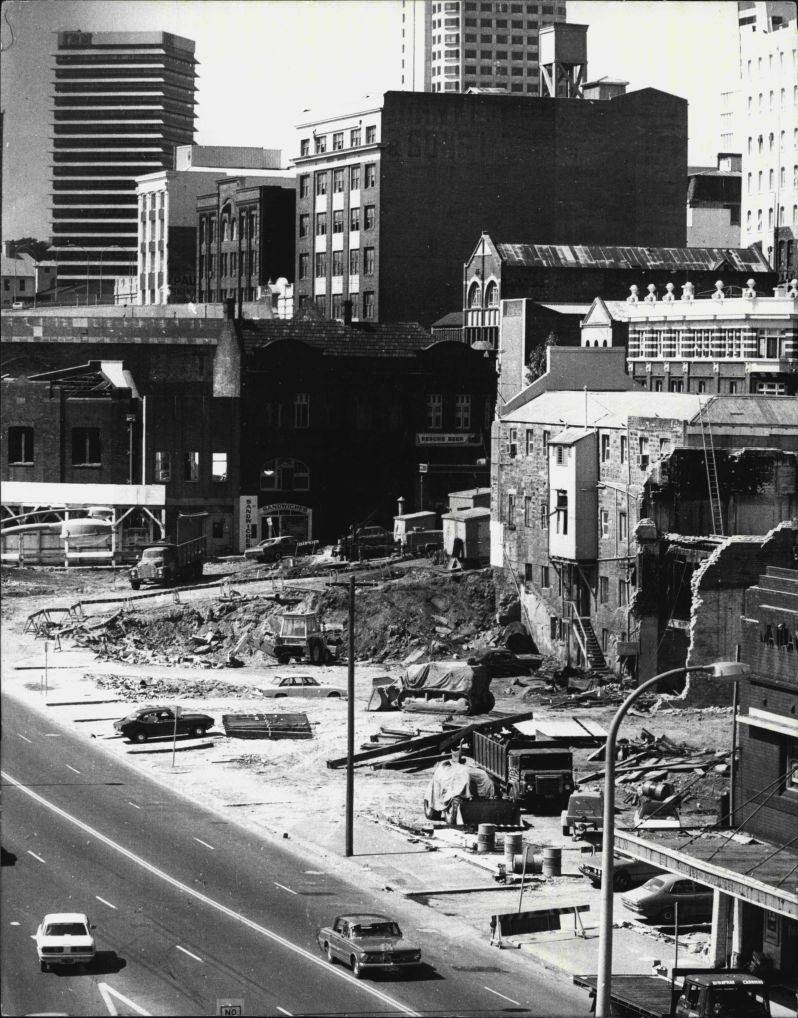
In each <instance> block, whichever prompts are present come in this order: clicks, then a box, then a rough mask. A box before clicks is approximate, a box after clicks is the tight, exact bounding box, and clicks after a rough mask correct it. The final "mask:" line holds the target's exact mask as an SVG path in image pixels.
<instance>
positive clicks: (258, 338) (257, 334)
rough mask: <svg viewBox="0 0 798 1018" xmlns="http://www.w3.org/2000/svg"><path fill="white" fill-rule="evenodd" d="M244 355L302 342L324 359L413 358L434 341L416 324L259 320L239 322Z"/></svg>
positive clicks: (429, 334)
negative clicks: (280, 344) (279, 344)
mask: <svg viewBox="0 0 798 1018" xmlns="http://www.w3.org/2000/svg"><path fill="white" fill-rule="evenodd" d="M239 328H240V331H241V338H242V341H243V346H244V352H245V353H254V352H255V351H257V350H262V349H265V348H266V347H268V346H271V345H272V344H273V343H280V342H294V343H304V344H305V345H306V346H309V347H311V348H313V349H315V350H320V351H321V352H322V355H323V356H325V357H412V356H413V355H414V354H416V353H417V352H418V351H419V350H423V349H425V348H426V347H429V346H432V345H433V344H434V343H435V342H436V341H435V339H434V338H433V337H432V335H431V333H429V332H427V330H426V329H424V328H422V327H421V326H420V325H419V324H418V323H417V322H398V323H386V324H384V325H365V324H358V325H343V324H342V323H341V322H333V321H312V320H307V321H296V320H294V321H283V320H279V319H272V320H265V319H261V320H259V321H248V320H244V321H242V322H240V323H239Z"/></svg>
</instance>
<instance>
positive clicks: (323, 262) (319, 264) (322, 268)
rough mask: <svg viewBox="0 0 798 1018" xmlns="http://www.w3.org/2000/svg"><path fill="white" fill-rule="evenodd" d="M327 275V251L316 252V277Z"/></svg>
mask: <svg viewBox="0 0 798 1018" xmlns="http://www.w3.org/2000/svg"><path fill="white" fill-rule="evenodd" d="M326 275H327V252H326V251H317V252H316V279H319V278H321V277H322V276H326Z"/></svg>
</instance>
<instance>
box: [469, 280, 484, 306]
mask: <svg viewBox="0 0 798 1018" xmlns="http://www.w3.org/2000/svg"><path fill="white" fill-rule="evenodd" d="M468 306H469V307H470V308H480V307H482V290H481V288H480V285H479V283H478V282H476V281H474V282H473V283H472V284H471V286H470V287H469V290H468Z"/></svg>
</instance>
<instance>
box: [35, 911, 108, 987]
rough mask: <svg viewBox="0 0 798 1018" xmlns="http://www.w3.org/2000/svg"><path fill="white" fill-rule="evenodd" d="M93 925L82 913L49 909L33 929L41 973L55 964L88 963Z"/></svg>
mask: <svg viewBox="0 0 798 1018" xmlns="http://www.w3.org/2000/svg"><path fill="white" fill-rule="evenodd" d="M93 929H95V927H94V926H93V925H92V923H90V922H89V918H88V916H87V915H86V914H85V913H84V912H51V913H50V914H49V915H46V916H45V917H44V919H42V921H41V923H40V924H39V928H38V929H37V930H36V934H35V936H34V938H33V939H34V940H35V941H36V952H37V954H38V955H39V967H40V968H41V970H42V972H47V971H49V970H50V969H51V968H52V967H53V966H54V965H87V964H88V963H89V962H91V961H94V954H95V948H94V936H93V934H92V932H91V931H92V930H93Z"/></svg>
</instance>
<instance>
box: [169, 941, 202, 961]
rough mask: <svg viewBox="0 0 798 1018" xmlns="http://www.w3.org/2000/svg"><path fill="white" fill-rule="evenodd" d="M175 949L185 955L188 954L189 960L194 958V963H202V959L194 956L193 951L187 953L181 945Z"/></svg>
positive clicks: (176, 945) (177, 945)
mask: <svg viewBox="0 0 798 1018" xmlns="http://www.w3.org/2000/svg"><path fill="white" fill-rule="evenodd" d="M175 947H176V948H177V949H178V951H182V952H183V954H187V955H188V956H189V958H193V959H194V961H199V962H201V961H202V958H199V957H198V956H197V955H196V954H192V953H191V951H187V950H186V949H185V947H181V946H180V944H175Z"/></svg>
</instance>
